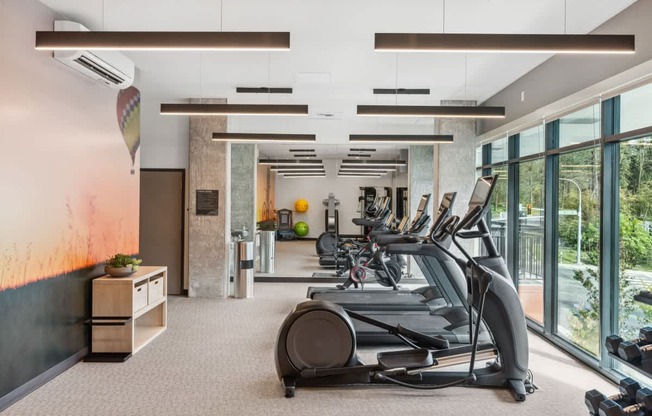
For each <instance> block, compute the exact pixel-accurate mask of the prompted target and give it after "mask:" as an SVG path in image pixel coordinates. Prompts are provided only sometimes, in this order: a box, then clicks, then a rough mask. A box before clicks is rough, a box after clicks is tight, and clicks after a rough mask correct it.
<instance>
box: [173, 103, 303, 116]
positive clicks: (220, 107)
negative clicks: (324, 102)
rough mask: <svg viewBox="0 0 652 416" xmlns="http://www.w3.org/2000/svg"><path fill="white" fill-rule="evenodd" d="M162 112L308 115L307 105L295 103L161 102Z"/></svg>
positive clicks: (226, 114)
mask: <svg viewBox="0 0 652 416" xmlns="http://www.w3.org/2000/svg"><path fill="white" fill-rule="evenodd" d="M161 114H167V115H186V116H216V115H222V116H252V115H253V116H307V115H308V106H307V105H295V104H161Z"/></svg>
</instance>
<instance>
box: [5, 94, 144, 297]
mask: <svg viewBox="0 0 652 416" xmlns="http://www.w3.org/2000/svg"><path fill="white" fill-rule="evenodd" d="M110 93H111V94H116V93H115V92H110ZM108 102H109V103H110V101H108ZM116 102H117V105H116ZM113 103H114V104H113V108H111V107H109V106H106V105H104V106H102V105H99V107H98V108H95V109H93V108H92V106H90V105H89V111H94V112H95V113H99V114H101V117H99V119H100V120H101V122H100V125H97V123H93V124H90V123H86V122H85V120H77V119H67V118H65V117H61V115H59V118H57V119H56V120H54V119H53V120H51V123H52V124H58V125H60V126H61V125H62V124H63V125H64V127H65V128H61V127H59V129H58V130H57V131H59V132H61V131H63V132H66V134H62V133H57V135H56V136H53V135H52V132H51V131H48V129H47V126H48V120H47V117H48V116H46V117H45V118H46V120H40V121H39V122H38V123H35V122H33V121H31V120H29V119H21V118H20V117H18V118H16V117H14V118H12V119H11V120H7V123H9V124H10V128H9V129H8V131H12V128H11V127H12V126H11V124H13V125H14V126H13V127H15V130H20V131H21V136H23V137H24V139H21V140H10V137H9V136H4V137H3V138H2V152H0V189H2V191H3V195H4V197H3V198H2V199H3V203H2V204H0V291H2V290H7V289H12V288H18V287H21V286H24V285H27V284H29V283H31V282H34V281H38V280H43V279H48V278H51V277H54V276H59V275H62V274H65V273H68V272H71V271H74V270H79V269H83V268H86V267H90V266H93V265H96V264H98V263H100V262H102V261H104V260H105V259H106V258H108V257H109V256H111V255H113V254H115V253H116V252H124V253H130V254H135V253H137V252H138V221H139V220H138V216H139V186H140V183H139V182H140V177H139V175H138V174H137V172H138V171H139V157H136V153H137V151H138V145H139V142H140V128H139V126H140V94H139V92H138V90H137V89H135V88H129V89H128V90H124V91H121V92H120V93H119V94H118V97H116V98H115V99H114V100H113ZM62 105H64V106H65V102H64V103H63V104H62ZM96 106H97V105H96ZM116 113H117V121H116ZM52 117H53V118H54V115H52ZM94 117H95V118H96V119H98V117H97V114H95V115H94ZM0 118H2V117H0ZM0 121H2V120H0ZM125 144H126V147H125Z"/></svg>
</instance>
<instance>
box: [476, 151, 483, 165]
mask: <svg viewBox="0 0 652 416" xmlns="http://www.w3.org/2000/svg"><path fill="white" fill-rule="evenodd" d="M480 166H482V146H478V147H476V148H475V167H476V168H477V167H480Z"/></svg>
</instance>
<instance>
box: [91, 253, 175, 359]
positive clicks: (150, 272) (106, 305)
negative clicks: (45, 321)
mask: <svg viewBox="0 0 652 416" xmlns="http://www.w3.org/2000/svg"><path fill="white" fill-rule="evenodd" d="M90 324H91V328H92V329H91V351H92V353H91V354H90V355H89V356H87V358H86V361H124V360H126V359H128V358H129V357H131V355H132V354H135V353H136V352H138V351H140V350H141V349H142V348H143V347H145V346H146V345H147V344H149V343H150V342H151V341H152V340H153V339H154V338H156V337H157V336H159V335H160V334H161V333H163V331H165V329H166V328H167V267H164V266H163V267H161V266H141V267H140V268H139V269H138V271H137V272H136V273H135V274H133V275H132V276H129V277H111V276H109V275H105V276H101V277H98V278H97V279H94V280H93V307H92V318H91V319H90Z"/></svg>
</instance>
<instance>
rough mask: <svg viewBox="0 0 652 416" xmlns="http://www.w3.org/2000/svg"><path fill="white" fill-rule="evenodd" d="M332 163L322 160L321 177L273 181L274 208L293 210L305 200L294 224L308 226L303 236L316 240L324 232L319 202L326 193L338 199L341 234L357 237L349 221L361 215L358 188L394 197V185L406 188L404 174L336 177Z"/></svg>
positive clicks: (356, 231)
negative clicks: (385, 189) (383, 189)
mask: <svg viewBox="0 0 652 416" xmlns="http://www.w3.org/2000/svg"><path fill="white" fill-rule="evenodd" d="M337 162H338V161H336V160H324V166H325V167H326V177H325V178H301V179H290V178H283V177H282V176H281V175H278V176H277V179H276V207H275V208H276V209H282V208H287V209H291V210H293V211H294V202H295V201H296V200H297V199H300V198H303V199H305V200H306V201H308V204H309V208H308V211H307V212H305V213H299V212H295V213H294V222H295V223H297V222H298V221H303V222H306V223H307V224H308V226H309V227H310V233H309V234H308V236H307V237H310V238H317V237H319V234H321V233H323V232H324V211H325V210H326V207H325V206H324V204H323V203H322V201H323V200H324V199H327V198H328V194H329V193H330V192H332V193H334V194H335V198H336V199H339V200H340V205H339V206H338V210H339V220H340V233H341V234H359V233H360V227H357V226H355V225H354V224H353V223H352V222H351V219H352V218H358V217H360V216H361V214H360V213H359V212H357V210H358V208H359V204H358V197H359V196H360V195H361V193H360V189H359V187H361V186H380V187H385V186H390V187H392V189H393V196H394V197H396V187H397V186H407V180H406V179H407V175H406V174H401V175H399V176H398V178H397V177H394V176H393V175H391V174H387V175H386V176H383V177H381V178H380V179H378V178H338V177H337V166H336V165H337Z"/></svg>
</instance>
